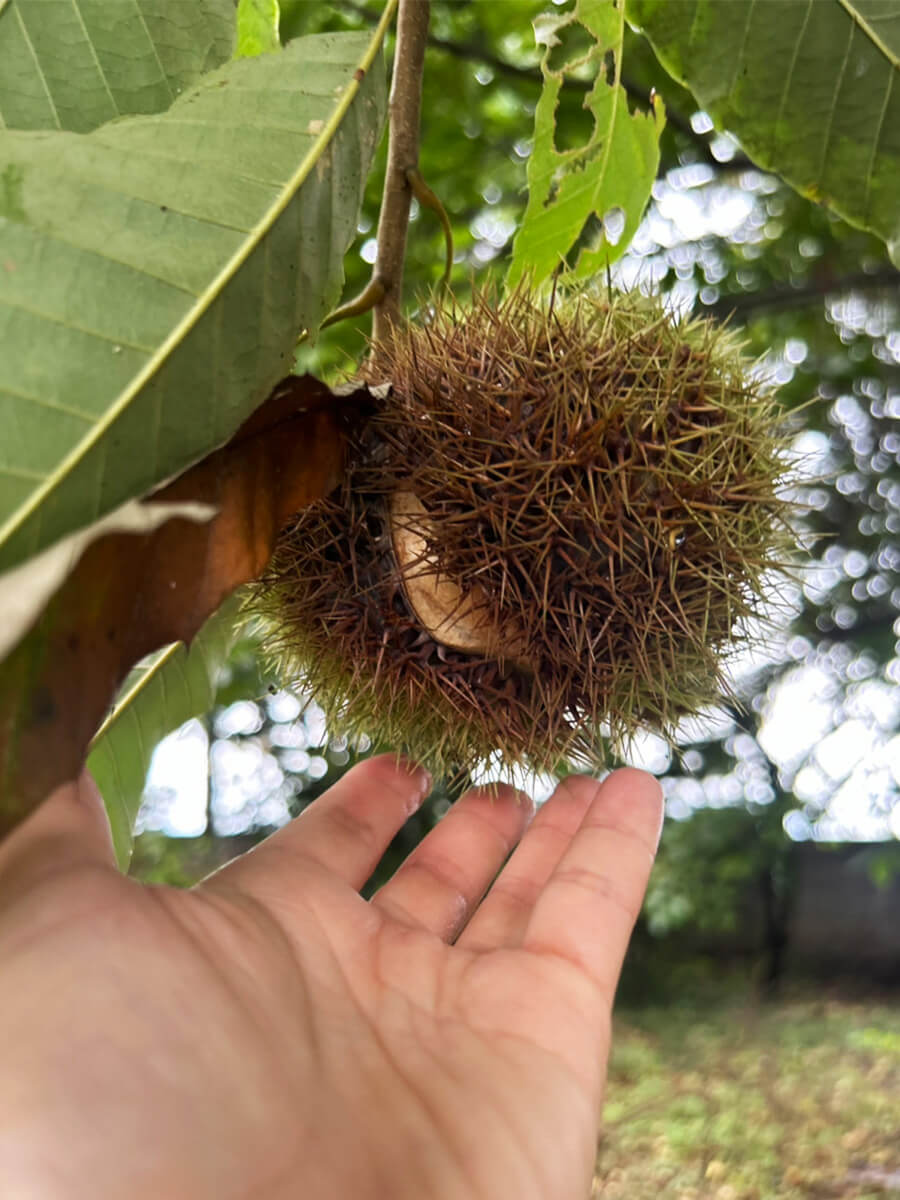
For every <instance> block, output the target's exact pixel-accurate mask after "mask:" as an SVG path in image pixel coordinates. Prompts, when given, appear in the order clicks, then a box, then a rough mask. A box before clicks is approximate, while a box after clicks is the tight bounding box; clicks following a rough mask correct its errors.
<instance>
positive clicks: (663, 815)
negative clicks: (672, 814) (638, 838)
mask: <svg viewBox="0 0 900 1200" xmlns="http://www.w3.org/2000/svg"><path fill="white" fill-rule="evenodd" d="M656 782H657V784H658V785H659V796H660V800H661V801H662V804H661V805H660V812H659V829H657V831H656V842H655V844H654V846H653V853H654V854H655V853H656V851H657V850H658V849H659V841H660V838H661V837H662V831H663V827H664V826H665V823H666V793H665V792H664V791H663V786H662V784H661V783H660V782H659V780H657V781H656Z"/></svg>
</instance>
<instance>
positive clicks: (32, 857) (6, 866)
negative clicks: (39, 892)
mask: <svg viewBox="0 0 900 1200" xmlns="http://www.w3.org/2000/svg"><path fill="white" fill-rule="evenodd" d="M78 866H85V867H87V866H94V867H105V868H112V869H113V870H115V869H116V858H115V851H114V850H113V843H112V835H111V833H110V829H109V821H108V820H107V817H106V809H105V808H104V806H103V800H102V798H101V796H100V792H99V790H98V788H97V785H96V783H95V782H94V780H93V778H92V777H91V775H90V774H89V773H88V771H87V770H85V771H83V772H82V773H81V775H80V776H79V777H78V779H75V780H72V781H71V782H70V783H64V784H63V785H62V786H61V787H58V788H57V789H56V790H55V791H54V792H52V793H51V794H50V795H49V796H48V797H47V799H46V800H45V801H44V802H43V804H41V805H39V806H38V808H36V809H35V811H34V812H33V813H32V814H31V815H30V816H29V817H28V818H27V819H26V820H24V821H23V822H22V824H21V825H19V826H18V827H17V828H16V829H14V830H13V832H12V833H11V834H9V836H8V837H6V838H5V839H4V840H3V841H2V842H0V888H2V891H3V892H5V891H6V890H7V889H8V888H9V887H10V886H13V877H15V886H16V887H20V886H25V885H33V884H35V883H38V882H40V880H41V879H43V878H47V877H49V876H51V875H55V874H57V873H58V872H60V871H69V870H72V869H73V868H74V867H78Z"/></svg>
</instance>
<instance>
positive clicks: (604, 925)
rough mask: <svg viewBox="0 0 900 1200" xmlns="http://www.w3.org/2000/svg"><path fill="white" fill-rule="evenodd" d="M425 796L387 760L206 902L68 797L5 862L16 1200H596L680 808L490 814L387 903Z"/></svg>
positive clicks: (56, 801) (598, 799) (94, 811)
mask: <svg viewBox="0 0 900 1200" xmlns="http://www.w3.org/2000/svg"><path fill="white" fill-rule="evenodd" d="M427 787H428V783H427V779H426V777H425V776H424V774H423V773H422V772H420V771H418V770H414V769H412V768H410V767H408V766H407V765H406V764H404V763H401V762H398V761H397V760H396V759H395V758H393V757H389V756H383V757H379V758H375V759H371V760H369V761H368V762H365V763H362V764H361V765H360V766H358V767H356V768H354V769H353V770H352V771H350V772H349V773H348V774H347V775H345V776H344V778H343V779H342V780H341V781H340V782H339V783H338V784H336V785H335V786H334V787H333V788H332V789H331V790H330V791H329V792H328V793H326V795H324V796H323V797H322V798H320V799H319V800H317V801H316V802H315V804H313V805H311V806H310V807H309V808H308V809H307V810H306V811H305V812H304V813H303V814H302V815H301V816H300V817H298V818H297V819H296V820H295V821H293V822H292V823H291V824H290V825H288V826H286V827H285V828H284V829H282V830H281V831H279V832H278V833H276V834H274V835H273V836H272V837H270V838H269V839H267V840H266V841H265V842H264V843H263V844H262V845H261V846H260V847H259V848H258V849H256V850H254V851H253V852H251V853H250V854H247V855H245V856H244V857H243V858H240V859H237V860H236V861H235V862H233V863H231V864H229V865H228V866H227V867H225V868H224V869H223V870H221V871H219V872H218V873H217V874H215V875H213V876H212V877H211V878H210V879H208V880H206V881H205V882H204V883H202V884H201V885H199V886H198V887H196V888H194V889H192V890H190V891H180V890H176V889H171V888H164V887H146V886H141V885H139V884H137V883H135V882H134V881H133V880H129V879H127V878H124V877H123V876H121V875H120V874H119V873H118V872H117V871H116V869H115V867H114V864H113V856H112V849H111V844H110V839H109V831H108V828H107V825H106V819H105V816H104V813H103V809H102V806H101V804H100V800H99V797H98V796H97V794H96V790H95V788H94V786H93V784H92V783H91V782H90V780H89V779H88V778H87V777H83V778H82V779H81V780H80V781H79V782H78V783H77V784H71V785H68V786H67V787H65V788H62V789H60V790H59V791H57V792H55V793H54V795H53V796H52V797H51V798H50V799H49V800H48V801H47V802H46V803H45V804H44V805H43V806H42V807H41V808H40V809H39V810H38V811H37V812H36V813H35V814H34V815H33V816H32V817H31V818H29V820H28V821H27V822H26V823H25V824H23V825H22V826H21V827H20V828H19V829H18V830H17V831H16V832H15V833H14V834H12V835H11V836H10V837H9V838H8V839H7V840H6V841H5V842H4V843H3V844H2V846H0V981H2V982H0V1030H2V1046H3V1050H2V1057H0V1063H2V1067H0V1195H3V1196H10V1197H13V1196H15V1197H17V1198H19V1200H57V1198H65V1200H75V1198H81V1197H85V1198H86V1200H87V1198H90V1200H106V1198H109V1200H122V1198H123V1197H128V1198H129V1200H136V1198H137V1200H142V1198H144V1197H146V1198H147V1200H151V1198H152V1200H182V1198H183V1200H207V1198H209V1200H251V1198H259V1200H280V1198H282V1197H285V1198H287V1197H303V1198H304V1200H320V1198H321V1200H343V1198H350V1197H352V1198H353V1200H367V1198H369V1197H372V1198H373V1200H374V1198H376V1197H377V1198H378V1200H384V1198H386V1197H391V1200H405V1198H406V1197H410V1198H411V1197H416V1198H417V1200H421V1197H423V1196H427V1197H430V1198H438V1200H444V1198H447V1200H450V1198H459V1200H463V1198H464V1200H497V1197H500V1196H515V1197H516V1198H517V1200H531V1198H535V1200H537V1198H541V1200H568V1198H569V1197H572V1198H573V1200H576V1198H577V1200H583V1198H584V1197H585V1196H586V1195H587V1194H588V1191H589V1188H590V1179H591V1173H592V1165H593V1161H594V1153H595V1145H596V1136H597V1129H598V1121H599V1113H600V1106H601V1102H602V1098H603V1088H604V1080H605V1075H606V1060H607V1054H608V1050H609V1038H610V1011H611V1008H612V1001H613V994H614V991H615V987H616V982H617V980H618V976H619V971H620V968H621V965H622V958H623V955H624V953H625V948H626V945H627V943H628V939H629V936H630V933H631V929H632V926H633V923H634V920H635V916H636V914H637V912H638V910H639V907H640V903H641V899H642V897H643V893H644V888H645V886H646V882H647V877H648V874H649V871H650V867H651V863H652V860H653V855H654V852H655V848H656V843H657V840H658V834H659V829H660V824H661V800H660V790H659V786H658V784H657V783H656V781H655V780H654V779H653V778H652V777H651V776H648V775H645V774H643V773H642V772H639V771H633V770H623V771H618V772H616V773H615V774H613V775H612V776H610V777H609V778H608V779H607V780H606V781H605V782H604V783H602V784H598V783H597V782H596V781H594V780H591V779H588V778H584V777H572V778H570V779H568V780H566V781H565V782H564V783H563V784H561V785H560V787H559V788H557V790H556V792H555V793H554V795H553V797H552V798H551V799H550V800H549V801H548V802H547V804H545V805H544V806H542V808H541V809H540V810H539V812H538V815H537V816H536V817H535V818H534V820H533V821H531V822H530V824H529V821H530V819H531V815H532V809H531V805H530V802H529V801H528V799H527V798H526V797H523V796H522V795H520V794H516V793H514V792H512V790H503V789H502V790H501V791H500V794H499V796H496V797H494V798H491V797H489V796H485V795H484V794H481V793H479V792H477V791H476V792H471V793H469V794H467V795H466V796H465V797H464V798H463V799H462V800H461V801H460V802H459V803H458V804H457V805H456V806H455V807H454V808H453V809H452V810H451V812H450V813H449V814H448V816H447V817H446V818H445V819H444V820H443V821H442V822H441V823H440V824H439V825H438V827H437V828H436V829H435V830H433V831H432V833H430V834H429V836H428V837H427V838H426V839H425V840H424V842H423V843H422V844H421V845H420V846H419V847H418V848H417V849H416V850H415V851H414V852H413V853H412V855H411V856H410V857H409V858H408V859H407V861H406V862H405V864H404V865H403V866H402V867H401V868H400V870H399V871H398V872H397V874H396V875H395V876H394V878H393V879H392V880H391V881H390V882H389V883H388V884H387V885H386V886H385V887H384V888H383V889H382V890H381V891H380V892H379V893H378V895H377V896H376V897H375V899H374V900H372V901H371V902H368V903H367V902H365V901H364V900H362V898H361V897H360V896H359V894H358V889H359V888H360V887H361V886H362V885H363V883H364V882H365V880H366V879H367V878H368V877H369V876H370V874H371V873H372V871H373V869H374V867H375V865H376V863H377V862H378V860H379V858H380V856H381V854H382V852H383V850H384V849H385V847H386V846H387V844H388V842H389V841H390V839H391V837H392V836H393V834H394V833H395V832H396V831H397V830H398V829H399V828H400V826H401V825H402V824H403V823H404V821H405V820H406V819H407V817H408V816H409V815H410V814H411V813H412V812H413V811H414V810H415V808H416V807H418V805H419V804H420V803H421V800H422V799H423V797H424V796H425V794H426V792H427ZM523 833H524V836H523ZM516 843H518V846H517V848H516V849H515V852H514V853H513V854H512V856H511V857H510V858H509V861H508V862H507V863H506V865H505V866H503V864H504V861H505V860H506V859H507V856H508V854H509V852H510V850H511V849H512V848H513V847H514V846H516ZM501 867H502V868H503V869H502V870H500V869H501ZM498 871H500V874H499V876H497V872H498ZM495 877H496V880H495ZM492 880H495V882H494V885H493V887H490V884H491V881H492ZM489 887H490V890H488V889H489ZM485 893H486V895H485Z"/></svg>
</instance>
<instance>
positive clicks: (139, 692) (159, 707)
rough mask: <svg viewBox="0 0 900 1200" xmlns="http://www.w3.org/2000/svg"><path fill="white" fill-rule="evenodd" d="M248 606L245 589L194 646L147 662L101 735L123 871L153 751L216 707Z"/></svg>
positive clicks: (101, 777) (97, 767)
mask: <svg viewBox="0 0 900 1200" xmlns="http://www.w3.org/2000/svg"><path fill="white" fill-rule="evenodd" d="M240 608H241V594H240V593H239V592H238V593H235V595H233V596H231V597H230V598H229V599H228V600H226V602H225V603H224V604H223V605H222V607H221V608H220V609H219V610H218V612H216V613H214V614H213V616H211V617H210V618H209V620H208V621H207V622H206V624H205V625H204V626H203V628H202V629H201V630H200V632H199V633H198V634H197V636H196V637H195V638H194V640H193V641H192V642H191V645H190V648H188V647H186V646H185V645H184V643H183V642H176V643H174V645H171V646H167V647H165V648H164V649H163V650H159V651H157V652H156V653H155V654H151V655H150V656H149V657H148V658H146V659H144V661H143V662H142V663H139V664H138V666H136V667H135V668H134V670H133V671H131V672H130V673H129V675H128V678H127V679H126V680H125V683H124V684H123V685H122V688H121V690H120V692H119V695H118V696H117V698H116V702H115V704H114V705H113V708H112V711H111V712H110V714H109V716H108V717H107V719H106V721H104V723H103V725H102V726H101V727H100V730H99V731H98V733H97V736H96V737H95V738H94V741H93V743H92V748H91V752H90V755H89V756H88V760H87V765H88V769H89V770H90V772H91V774H92V775H93V776H94V779H95V780H96V782H97V786H98V787H99V789H100V793H101V795H102V796H103V800H104V803H105V804H106V811H107V813H108V814H109V821H110V826H111V827H112V834H113V845H114V846H115V851H116V859H117V861H118V863H119V866H120V867H121V868H122V870H125V868H126V867H127V866H128V860H129V858H130V857H131V848H132V844H133V841H134V823H135V820H136V818H137V814H138V809H139V808H140V804H141V795H142V793H143V791H144V781H145V780H146V778H147V771H148V769H149V767H150V759H151V758H152V756H153V751H154V749H155V748H156V746H157V744H158V743H159V742H160V741H161V739H162V738H164V737H165V736H166V735H167V734H169V733H171V732H172V731H173V730H175V729H177V728H178V726H179V725H183V724H184V722H185V721H189V720H190V719H191V718H192V717H197V716H200V715H202V714H203V713H207V712H209V710H210V709H211V708H212V706H213V703H214V701H215V698H216V689H217V686H218V682H219V679H220V676H221V673H222V668H223V667H224V665H225V662H226V660H227V659H228V655H229V654H230V653H231V650H232V649H233V648H234V646H235V644H236V642H237V641H238V638H239V637H240V635H241V630H242V626H243V622H242V620H241V617H240Z"/></svg>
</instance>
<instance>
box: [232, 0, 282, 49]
mask: <svg viewBox="0 0 900 1200" xmlns="http://www.w3.org/2000/svg"><path fill="white" fill-rule="evenodd" d="M280 18H281V11H280V9H279V5H278V0H238V44H237V50H236V51H235V56H236V57H237V58H253V57H255V56H256V55H257V54H271V53H272V51H273V50H279V49H280V48H281V39H280V38H279V36H278V25H279V21H280Z"/></svg>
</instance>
